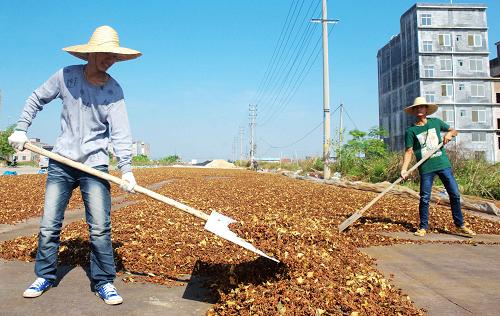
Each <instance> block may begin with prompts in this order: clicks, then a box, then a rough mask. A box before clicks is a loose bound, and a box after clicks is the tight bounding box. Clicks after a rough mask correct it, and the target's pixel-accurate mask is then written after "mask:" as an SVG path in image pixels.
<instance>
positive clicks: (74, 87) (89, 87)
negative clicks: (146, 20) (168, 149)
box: [9, 26, 141, 304]
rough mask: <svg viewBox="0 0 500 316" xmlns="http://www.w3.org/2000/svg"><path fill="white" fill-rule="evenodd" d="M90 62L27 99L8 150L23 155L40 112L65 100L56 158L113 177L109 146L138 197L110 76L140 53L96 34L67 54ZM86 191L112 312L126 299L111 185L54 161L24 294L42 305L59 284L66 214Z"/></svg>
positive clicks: (109, 32) (99, 271)
mask: <svg viewBox="0 0 500 316" xmlns="http://www.w3.org/2000/svg"><path fill="white" fill-rule="evenodd" d="M64 50H65V51H67V52H68V53H70V54H72V55H74V56H76V57H78V58H80V59H83V60H85V61H87V63H86V64H85V65H74V66H68V67H65V68H63V69H61V70H59V71H58V72H56V73H55V74H54V75H53V76H52V77H50V78H49V80H48V81H47V82H45V83H44V84H43V85H42V86H40V87H39V88H38V89H36V90H35V91H34V92H33V94H32V95H31V96H30V97H29V98H28V100H27V101H26V104H25V106H24V109H23V111H22V113H21V116H20V118H19V121H18V123H17V127H16V130H15V131H14V133H13V134H12V135H11V136H10V137H9V143H10V144H11V145H12V146H13V147H15V148H17V149H18V150H22V149H23V148H24V144H25V143H26V142H27V141H28V138H27V136H26V131H27V129H28V127H29V126H30V125H31V122H32V120H33V119H34V118H35V116H36V114H37V113H38V111H41V110H42V109H43V106H44V105H45V104H47V103H49V102H50V101H52V100H54V99H55V98H60V99H61V100H62V104H63V108H62V113H61V133H60V135H59V137H58V138H57V141H56V144H55V146H54V149H53V152H55V153H58V154H60V155H62V156H64V157H67V158H69V159H72V160H74V161H78V162H81V163H84V164H86V165H88V166H91V167H94V168H96V169H98V170H100V171H104V172H108V164H109V156H108V144H109V142H111V144H112V146H113V150H114V153H115V155H116V157H117V158H118V168H119V169H120V171H121V173H122V179H123V180H126V182H127V183H128V185H122V189H124V190H126V191H128V192H133V188H134V186H135V184H136V181H135V179H134V175H133V173H132V168H131V161H132V136H131V133H130V127H129V122H128V116H127V111H126V108H125V101H124V98H123V91H122V89H121V87H120V85H119V84H118V82H117V81H116V80H115V79H113V78H112V77H111V76H110V75H109V74H108V73H107V72H106V71H107V70H108V69H109V68H110V67H111V66H112V65H113V64H114V63H115V62H117V61H124V60H130V59H134V58H137V57H139V56H141V53H140V52H138V51H136V50H132V49H129V48H125V47H121V46H120V44H119V40H118V34H117V32H116V31H115V30H114V29H113V28H111V27H109V26H101V27H98V28H97V29H96V30H95V31H94V33H93V34H92V37H91V38H90V40H89V42H88V43H87V44H84V45H76V46H71V47H66V48H64ZM78 186H80V191H81V193H82V197H83V201H84V204H85V215H86V218H87V223H88V225H89V233H90V244H91V247H90V248H91V249H90V274H91V279H92V283H93V284H94V287H95V290H96V295H98V296H99V297H101V298H102V299H103V300H104V302H106V304H120V303H122V301H123V299H122V297H121V296H120V295H119V294H118V292H117V291H116V288H115V287H114V286H113V280H114V279H115V274H116V272H115V262H114V257H113V247H112V244H111V217H110V208H111V197H110V185H109V183H108V182H107V181H105V180H102V179H99V178H97V177H95V176H91V175H89V174H86V173H84V172H82V171H79V170H76V169H74V168H71V167H68V166H66V165H63V164H61V163H58V162H56V161H53V160H50V162H49V167H48V177H47V183H46V190H45V206H44V211H43V216H42V220H41V223H40V233H39V235H38V251H37V255H36V263H35V274H36V276H37V277H38V278H37V279H36V280H35V282H34V283H33V284H32V285H31V286H30V287H29V288H28V289H27V290H26V291H24V293H23V296H24V297H37V296H40V295H41V294H42V293H43V292H44V291H46V290H47V289H49V288H50V287H51V286H52V285H53V284H54V282H55V281H56V269H57V254H58V249H59V241H60V238H59V235H60V232H61V226H62V221H63V218H64V210H65V209H66V206H67V204H68V200H69V199H70V197H71V194H72V191H73V189H75V188H76V187H78Z"/></svg>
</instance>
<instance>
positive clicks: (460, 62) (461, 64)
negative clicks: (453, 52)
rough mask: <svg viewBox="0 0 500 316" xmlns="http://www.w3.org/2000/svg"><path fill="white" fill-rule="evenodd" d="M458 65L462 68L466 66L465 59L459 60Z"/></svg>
mask: <svg viewBox="0 0 500 316" xmlns="http://www.w3.org/2000/svg"><path fill="white" fill-rule="evenodd" d="M458 65H459V66H460V67H462V66H463V65H464V60H463V59H459V60H458Z"/></svg>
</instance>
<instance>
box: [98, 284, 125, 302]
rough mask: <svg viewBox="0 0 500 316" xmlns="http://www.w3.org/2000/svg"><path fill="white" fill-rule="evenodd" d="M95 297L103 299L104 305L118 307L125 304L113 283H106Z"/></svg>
mask: <svg viewBox="0 0 500 316" xmlns="http://www.w3.org/2000/svg"><path fill="white" fill-rule="evenodd" d="M95 295H97V296H99V297H100V298H102V299H103V300H104V303H106V304H108V305H117V304H121V303H122V302H123V298H122V297H121V296H120V295H119V294H118V292H117V291H116V287H115V286H114V285H113V284H111V283H106V284H104V285H102V286H101V287H99V289H97V291H96V292H95Z"/></svg>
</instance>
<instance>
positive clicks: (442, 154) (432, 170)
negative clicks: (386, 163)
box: [401, 97, 475, 237]
mask: <svg viewBox="0 0 500 316" xmlns="http://www.w3.org/2000/svg"><path fill="white" fill-rule="evenodd" d="M437 109H438V106H437V105H436V104H430V103H427V102H426V100H425V98H423V97H418V98H416V99H415V102H413V104H412V105H410V106H408V107H407V108H405V109H404V111H405V112H406V113H407V114H410V115H414V116H415V117H416V118H417V122H416V123H415V124H414V125H412V126H410V127H408V129H407V130H406V135H405V148H406V151H405V154H404V158H403V167H402V168H401V177H403V179H406V178H407V176H408V174H407V169H408V165H409V164H410V161H411V158H412V155H413V153H415V156H416V157H417V160H421V159H422V157H425V156H426V154H427V153H428V152H431V151H433V150H434V149H436V148H437V147H438V146H439V144H440V143H441V141H442V142H443V143H444V144H447V143H448V142H449V141H450V140H451V139H452V138H453V137H454V136H457V135H458V132H457V131H456V130H455V129H453V128H450V126H449V125H448V124H446V123H445V122H443V121H441V120H440V119H438V118H430V117H429V118H428V117H427V115H431V114H433V113H435V112H436V111H437ZM441 132H446V134H445V135H444V137H443V139H442V140H441ZM418 170H419V172H420V205H419V213H420V226H419V229H418V230H417V231H416V232H415V235H417V236H421V237H423V236H425V234H426V232H427V229H428V228H429V201H430V198H431V192H432V184H433V182H434V178H435V176H436V175H437V176H438V177H439V178H440V179H441V182H443V184H444V187H445V188H446V192H448V196H449V198H450V204H451V212H452V214H453V222H454V223H455V226H456V233H458V234H460V235H466V236H474V235H475V233H474V232H473V231H472V230H471V229H469V228H467V227H465V225H464V219H463V214H462V210H461V208H460V192H459V190H458V185H457V181H456V180H455V177H454V176H453V172H452V171H451V164H450V161H449V159H448V156H447V155H446V151H445V150H444V148H441V149H440V150H438V151H437V152H436V153H435V154H433V155H432V156H431V157H430V158H429V159H428V160H427V161H426V162H424V163H423V164H422V165H420V167H419V168H418Z"/></svg>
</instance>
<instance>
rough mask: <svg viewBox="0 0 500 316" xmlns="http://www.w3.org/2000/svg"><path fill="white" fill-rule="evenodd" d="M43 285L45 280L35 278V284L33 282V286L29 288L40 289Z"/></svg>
mask: <svg viewBox="0 0 500 316" xmlns="http://www.w3.org/2000/svg"><path fill="white" fill-rule="evenodd" d="M44 283H45V279H43V278H37V279H36V280H35V282H33V284H32V285H31V286H30V288H32V289H37V290H38V289H40V288H41V287H42V285H43V284H44Z"/></svg>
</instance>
